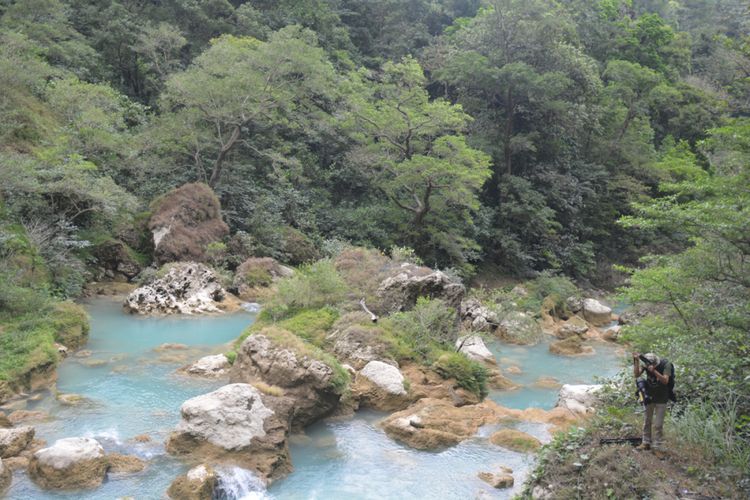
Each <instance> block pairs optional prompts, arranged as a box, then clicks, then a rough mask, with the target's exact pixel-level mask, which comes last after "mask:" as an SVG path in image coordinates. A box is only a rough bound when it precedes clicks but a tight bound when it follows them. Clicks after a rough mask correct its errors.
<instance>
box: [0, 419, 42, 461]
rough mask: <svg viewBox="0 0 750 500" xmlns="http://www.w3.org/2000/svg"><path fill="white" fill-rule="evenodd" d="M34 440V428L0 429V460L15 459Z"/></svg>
mask: <svg viewBox="0 0 750 500" xmlns="http://www.w3.org/2000/svg"><path fill="white" fill-rule="evenodd" d="M33 439H34V428H33V427H31V426H30V425H24V426H21V427H15V428H10V429H0V458H10V457H15V456H16V455H18V454H20V453H21V452H22V451H23V450H25V449H26V448H27V447H28V446H29V444H31V441H32V440H33Z"/></svg>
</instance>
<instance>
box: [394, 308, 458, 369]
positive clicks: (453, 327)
mask: <svg viewBox="0 0 750 500" xmlns="http://www.w3.org/2000/svg"><path fill="white" fill-rule="evenodd" d="M383 323H384V326H385V328H386V330H387V331H388V333H389V335H388V340H389V341H390V343H391V345H392V346H393V347H394V353H393V354H394V355H396V356H397V357H399V358H401V359H403V358H410V359H414V360H417V361H422V362H424V361H432V358H433V357H434V356H433V355H432V354H433V353H434V351H435V350H439V349H444V348H449V349H450V348H452V347H453V344H454V343H455V341H456V338H457V336H458V328H457V323H456V311H455V310H454V309H453V308H450V307H447V306H446V305H445V302H443V301H442V300H440V299H427V298H425V297H420V298H419V299H417V304H416V305H415V306H414V309H412V310H411V311H407V312H402V313H397V314H394V315H393V316H391V317H390V318H387V319H386V320H385V321H384V322H383Z"/></svg>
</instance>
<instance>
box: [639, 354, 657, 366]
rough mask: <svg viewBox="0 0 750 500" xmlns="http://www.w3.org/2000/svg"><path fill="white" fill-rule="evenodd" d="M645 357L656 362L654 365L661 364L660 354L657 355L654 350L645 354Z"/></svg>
mask: <svg viewBox="0 0 750 500" xmlns="http://www.w3.org/2000/svg"><path fill="white" fill-rule="evenodd" d="M643 357H644V358H646V359H647V360H649V361H651V363H652V364H654V365H658V364H659V356H657V355H656V354H654V353H653V352H649V353H647V354H644V355H643Z"/></svg>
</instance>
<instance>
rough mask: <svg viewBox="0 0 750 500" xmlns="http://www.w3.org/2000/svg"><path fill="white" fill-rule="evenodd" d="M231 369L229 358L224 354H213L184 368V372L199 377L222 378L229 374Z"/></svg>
mask: <svg viewBox="0 0 750 500" xmlns="http://www.w3.org/2000/svg"><path fill="white" fill-rule="evenodd" d="M231 367H232V365H230V364H229V358H227V357H226V356H225V355H224V354H214V355H213V356H204V357H202V358H201V359H199V360H198V361H196V362H195V363H193V364H192V365H190V366H188V367H187V368H185V372H186V373H188V374H190V375H197V376H199V377H223V376H224V375H227V374H228V373H229V369H230V368H231Z"/></svg>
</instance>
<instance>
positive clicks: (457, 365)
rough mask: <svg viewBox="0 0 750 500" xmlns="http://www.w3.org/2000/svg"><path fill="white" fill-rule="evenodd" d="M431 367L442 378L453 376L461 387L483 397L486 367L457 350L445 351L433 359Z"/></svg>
mask: <svg viewBox="0 0 750 500" xmlns="http://www.w3.org/2000/svg"><path fill="white" fill-rule="evenodd" d="M433 369H434V370H435V371H436V372H437V373H438V374H440V376H441V377H443V378H454V379H456V383H457V384H458V385H459V387H463V388H464V389H466V390H467V391H469V392H472V393H474V394H476V395H477V396H479V398H482V399H483V398H484V397H485V396H487V394H488V393H489V391H488V389H487V368H485V367H484V366H483V365H481V364H480V363H478V362H476V361H474V360H472V359H469V358H467V357H466V356H465V355H464V354H462V353H459V352H445V353H443V354H442V355H440V357H439V358H438V359H437V361H435V363H434V365H433Z"/></svg>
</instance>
